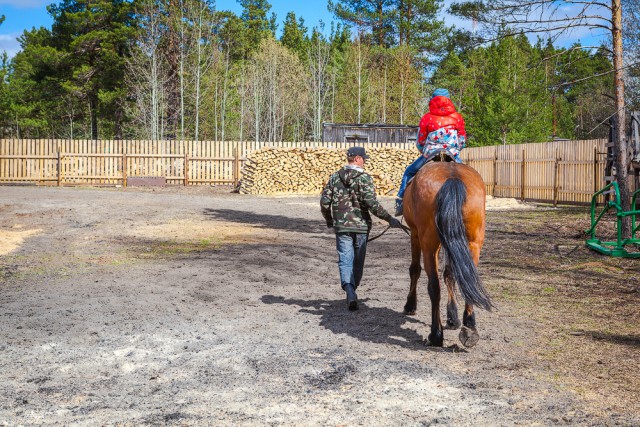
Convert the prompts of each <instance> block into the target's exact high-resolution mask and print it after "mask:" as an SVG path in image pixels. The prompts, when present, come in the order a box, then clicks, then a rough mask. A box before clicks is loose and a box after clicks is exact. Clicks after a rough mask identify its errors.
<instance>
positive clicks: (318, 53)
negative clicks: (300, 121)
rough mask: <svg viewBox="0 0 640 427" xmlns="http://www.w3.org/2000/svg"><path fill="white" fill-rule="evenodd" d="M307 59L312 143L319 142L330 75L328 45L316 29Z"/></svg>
mask: <svg viewBox="0 0 640 427" xmlns="http://www.w3.org/2000/svg"><path fill="white" fill-rule="evenodd" d="M307 57H308V66H309V83H310V84H309V88H310V96H311V137H312V138H313V140H314V141H320V140H322V122H323V120H324V117H325V113H326V110H327V105H328V101H329V96H330V94H331V75H330V70H329V65H330V64H329V61H330V52H329V45H328V43H327V41H326V40H325V39H324V37H322V34H321V33H320V31H319V30H318V29H317V28H314V29H313V35H312V36H311V43H310V46H309V50H308V53H307Z"/></svg>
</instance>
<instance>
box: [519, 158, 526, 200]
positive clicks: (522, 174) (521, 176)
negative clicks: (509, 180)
mask: <svg viewBox="0 0 640 427" xmlns="http://www.w3.org/2000/svg"><path fill="white" fill-rule="evenodd" d="M524 173H525V166H524V148H523V149H522V167H521V172H520V180H521V183H520V184H521V188H520V200H522V201H524Z"/></svg>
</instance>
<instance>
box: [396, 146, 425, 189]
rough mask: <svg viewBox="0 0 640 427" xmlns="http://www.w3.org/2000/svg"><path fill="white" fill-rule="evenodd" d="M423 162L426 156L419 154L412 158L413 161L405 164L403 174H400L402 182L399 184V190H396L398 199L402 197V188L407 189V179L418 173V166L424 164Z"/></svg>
mask: <svg viewBox="0 0 640 427" xmlns="http://www.w3.org/2000/svg"><path fill="white" fill-rule="evenodd" d="M425 163H427V158H426V157H424V156H420V157H418V158H417V159H416V160H414V162H413V163H411V164H410V165H409V166H407V169H406V170H405V171H404V175H402V183H401V184H400V190H398V199H402V198H403V197H404V190H406V189H407V184H408V183H409V180H410V179H411V178H413V177H414V176H415V174H417V173H418V171H419V170H420V168H421V167H422V166H424V164H425Z"/></svg>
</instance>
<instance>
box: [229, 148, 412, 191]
mask: <svg viewBox="0 0 640 427" xmlns="http://www.w3.org/2000/svg"><path fill="white" fill-rule="evenodd" d="M367 154H368V155H369V157H370V158H369V160H367V163H366V165H365V171H366V172H367V173H368V174H369V175H371V176H372V177H373V180H374V182H375V186H376V192H377V193H378V194H379V195H385V194H394V193H395V192H396V191H397V190H398V187H399V186H400V180H401V178H402V174H403V173H404V170H405V168H406V167H407V166H408V165H409V164H410V163H411V162H412V161H414V160H415V159H416V158H417V155H418V153H417V152H416V151H415V150H402V149H398V148H370V149H367ZM345 164H346V150H341V149H330V148H272V147H268V148H263V149H261V150H258V151H254V152H253V153H251V154H250V155H249V156H248V158H247V161H246V163H245V164H244V166H243V168H242V175H241V179H240V193H242V194H319V193H320V192H321V191H322V188H323V187H324V185H325V183H326V182H327V180H328V179H329V176H330V175H331V174H332V173H334V172H336V171H337V170H338V169H340V168H341V167H342V166H344V165H345Z"/></svg>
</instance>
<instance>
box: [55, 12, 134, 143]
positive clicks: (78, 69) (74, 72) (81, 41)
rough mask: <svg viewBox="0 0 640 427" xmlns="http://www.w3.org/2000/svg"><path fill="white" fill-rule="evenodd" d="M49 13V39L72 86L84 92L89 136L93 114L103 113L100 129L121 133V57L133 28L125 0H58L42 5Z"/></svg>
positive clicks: (94, 121)
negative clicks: (107, 126)
mask: <svg viewBox="0 0 640 427" xmlns="http://www.w3.org/2000/svg"><path fill="white" fill-rule="evenodd" d="M48 10H49V13H50V14H51V15H52V17H53V20H54V22H53V27H52V32H51V36H52V45H53V47H55V48H57V49H58V50H59V51H63V52H65V53H67V55H65V57H64V62H65V65H66V66H67V69H68V71H69V72H70V76H69V78H70V81H71V83H72V87H73V89H74V90H75V91H77V92H78V93H79V94H80V96H82V97H85V98H86V101H87V104H88V108H89V116H90V120H91V133H90V135H91V138H93V139H97V138H98V137H99V133H98V120H99V117H101V116H103V117H105V118H108V120H107V121H106V122H105V123H104V124H105V126H106V125H107V123H108V124H110V125H111V126H112V128H111V129H110V130H109V131H105V132H104V134H106V135H113V136H115V137H116V138H121V137H122V124H123V120H124V101H125V98H124V93H123V92H122V90H121V88H122V87H123V81H124V69H125V58H126V56H127V53H128V44H129V41H130V39H131V38H132V36H133V33H134V21H133V7H132V4H131V3H129V2H127V1H125V0H113V1H111V0H64V1H62V2H61V3H60V4H58V5H55V4H54V5H51V6H49V7H48Z"/></svg>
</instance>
